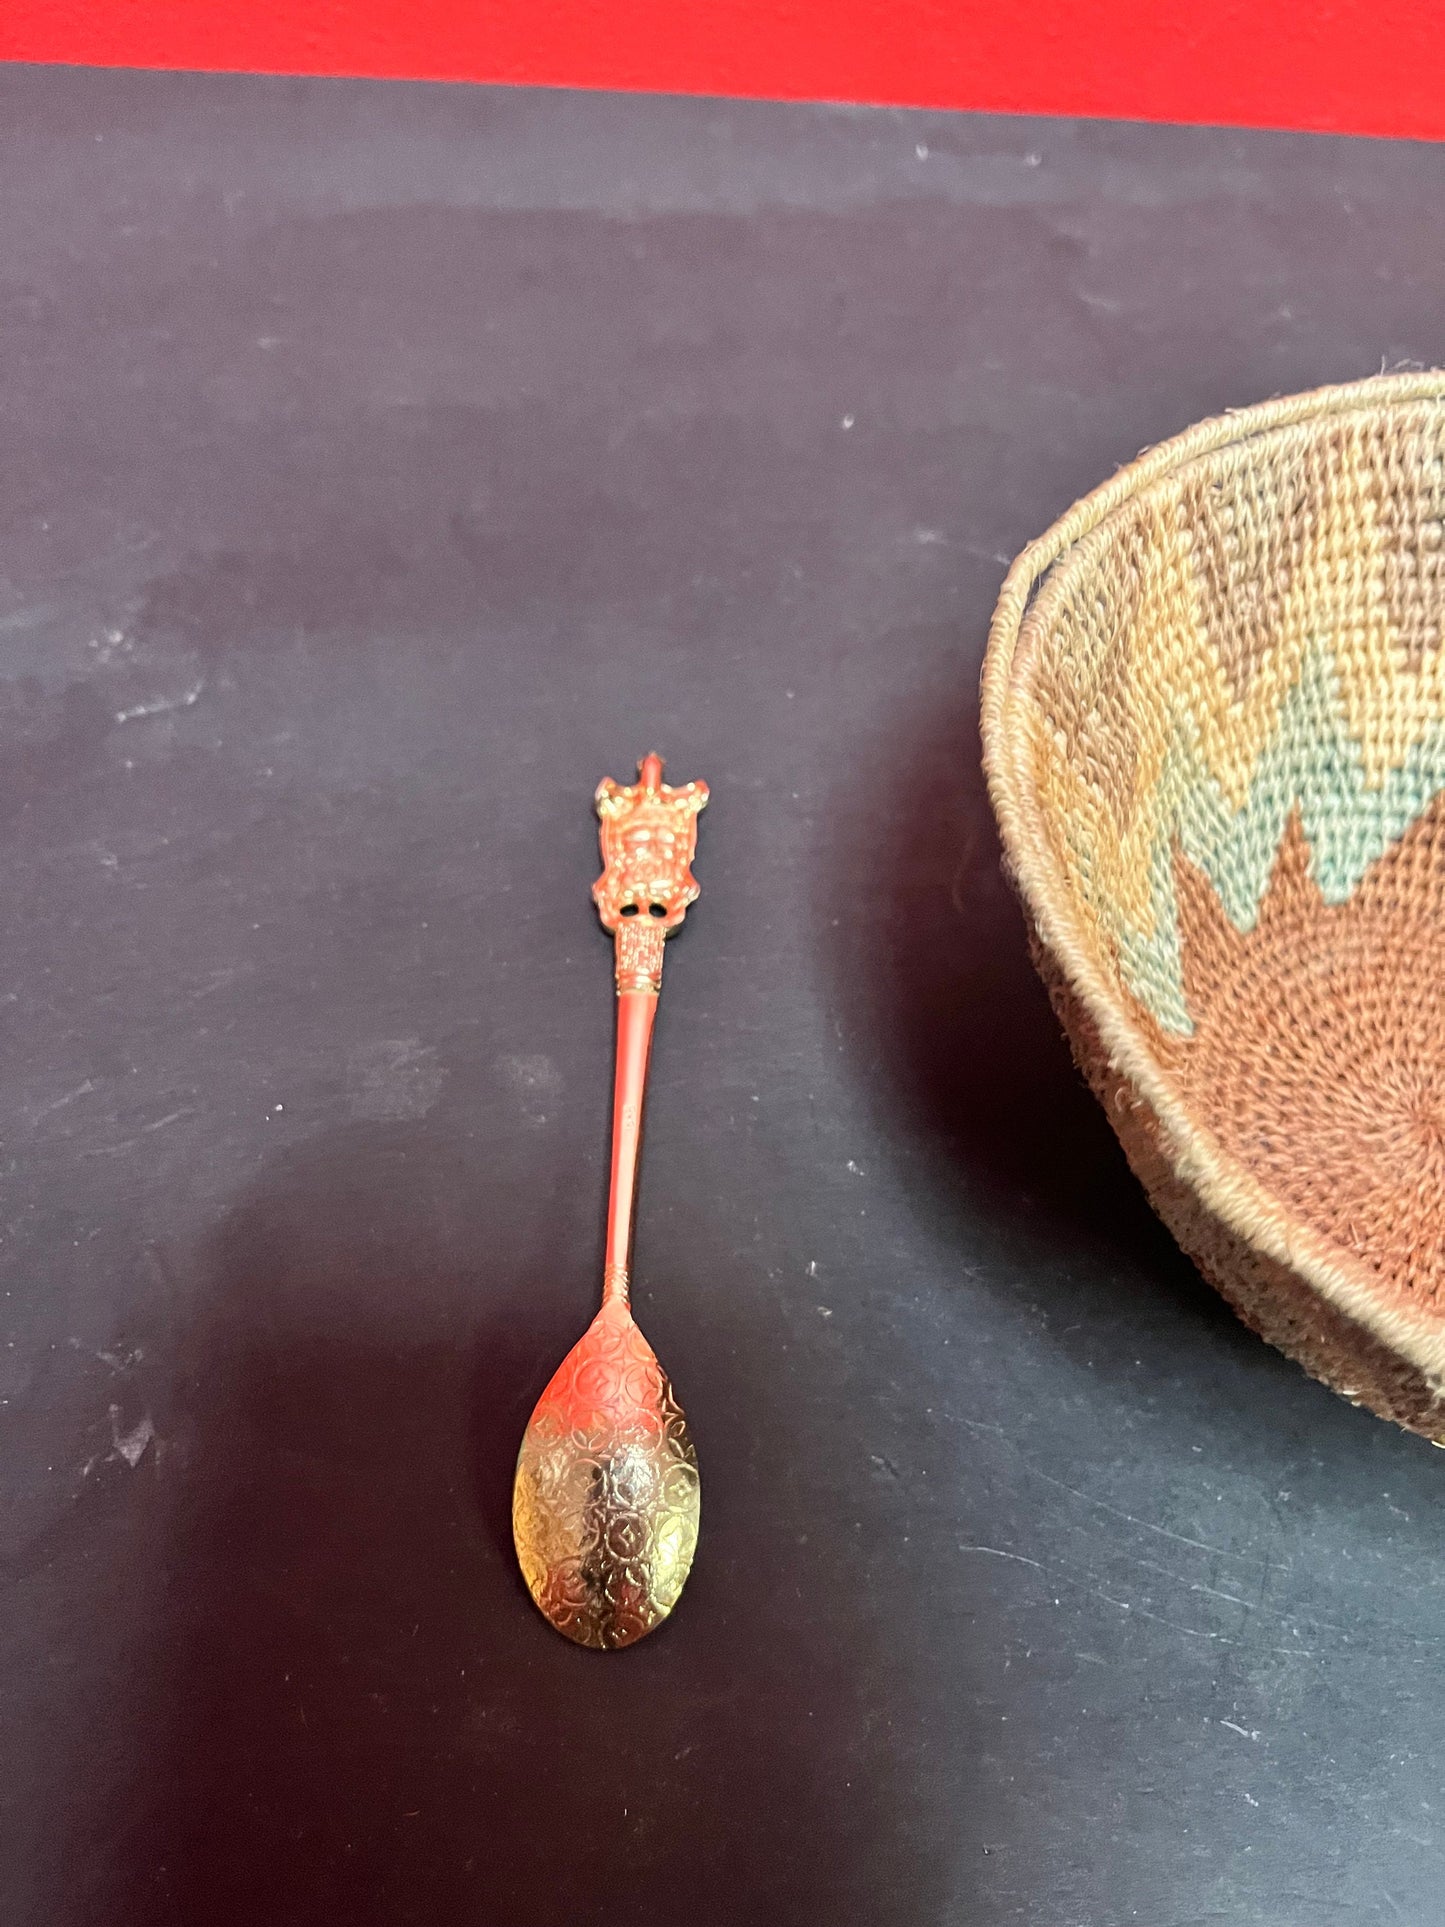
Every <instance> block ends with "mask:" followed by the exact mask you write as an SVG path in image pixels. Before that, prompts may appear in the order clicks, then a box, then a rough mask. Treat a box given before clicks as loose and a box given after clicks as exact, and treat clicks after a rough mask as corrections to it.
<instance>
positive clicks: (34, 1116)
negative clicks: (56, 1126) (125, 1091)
mask: <svg viewBox="0 0 1445 1927" xmlns="http://www.w3.org/2000/svg"><path fill="white" fill-rule="evenodd" d="M94 1089H95V1084H94V1082H93V1081H92V1080H91V1079H90V1078H88V1077H87V1078H86V1080H85V1082H84V1083H83V1084H77V1085H76V1087H75V1089H74V1090H73V1091H67V1092H66V1093H65V1095H64V1097H57V1098H53V1099H52V1100H51V1102H50V1103H49V1104H42V1105H41V1107H40V1109H39V1110H38V1111H32V1112H31V1114H30V1122H31V1123H32V1124H38V1123H39V1122H40V1120H41V1118H42V1117H49V1116H50V1114H51V1112H52V1111H63V1110H64V1109H65V1107H66V1105H67V1104H73V1103H74V1102H75V1100H76V1098H78V1097H88V1096H89V1095H90V1093H91V1092H92V1091H93V1090H94Z"/></svg>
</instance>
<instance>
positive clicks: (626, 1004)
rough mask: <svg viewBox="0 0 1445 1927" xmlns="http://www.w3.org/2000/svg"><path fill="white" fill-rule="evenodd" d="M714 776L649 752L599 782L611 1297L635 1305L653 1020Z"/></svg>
mask: <svg viewBox="0 0 1445 1927" xmlns="http://www.w3.org/2000/svg"><path fill="white" fill-rule="evenodd" d="M706 803H707V784H706V783H688V784H687V785H686V786H685V787H683V788H680V789H673V788H671V787H670V786H669V785H668V784H666V783H664V782H663V780H662V758H661V757H660V756H644V757H643V759H642V761H641V762H640V763H639V764H638V766H637V781H636V782H635V783H629V784H622V783H614V782H613V781H612V780H611V778H610V777H608V778H606V779H604V781H603V782H602V783H601V784H599V786H598V789H597V814H598V816H599V817H600V819H601V825H602V828H601V844H602V874H601V876H600V877H599V878H598V879H597V881H596V883H595V884H594V885H593V886H592V895H593V897H594V899H595V901H596V904H597V910H598V914H599V915H600V917H601V919H602V924H603V927H604V929H607V930H610V931H611V932H612V933H613V943H614V948H615V954H616V971H617V1068H616V1073H615V1078H614V1083H613V1100H612V1183H611V1189H610V1192H609V1195H608V1201H607V1254H606V1261H605V1264H604V1268H603V1273H602V1302H603V1304H604V1305H606V1304H611V1303H614V1302H620V1303H621V1304H622V1305H623V1306H624V1307H625V1306H626V1304H627V1297H628V1286H629V1274H630V1270H631V1264H632V1224H633V1217H634V1204H635V1201H636V1197H637V1166H638V1159H639V1156H640V1153H641V1147H642V1103H643V1098H644V1096H645V1095H646V1091H647V1067H648V1061H649V1059H650V1057H651V1054H652V1026H653V1022H654V1020H655V1018H656V1016H657V1000H658V998H659V996H660V995H661V994H662V957H663V945H664V943H665V942H666V940H667V938H668V937H669V936H671V934H672V932H673V931H674V930H676V929H677V927H678V925H679V924H680V923H681V922H682V920H683V917H684V916H685V915H686V914H687V907H688V905H689V904H690V903H695V902H696V901H697V896H698V884H697V878H696V877H695V876H694V875H693V873H692V859H693V856H694V853H695V852H696V849H697V818H698V812H699V811H700V810H701V809H703V808H704V807H705V805H706Z"/></svg>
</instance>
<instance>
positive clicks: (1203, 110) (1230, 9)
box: [0, 0, 1445, 137]
mask: <svg viewBox="0 0 1445 1927" xmlns="http://www.w3.org/2000/svg"><path fill="white" fill-rule="evenodd" d="M0 59H9V60H34V61H70V62H82V63H93V64H96V65H102V66H137V67H188V68H206V69H242V70H250V71H260V72H271V73H311V74H366V75H385V76H410V77H421V78H430V79H445V80H483V81H513V82H530V83H544V84H550V85H560V86H572V87H615V88H627V89H644V90H649V91H657V92H677V93H715V94H736V95H763V96H770V97H773V98H783V99H800V98H802V99H824V100H850V101H874V102H893V103H906V104H910V105H920V106H935V107H963V108H983V109H993V110H1004V111H1019V112H1025V113H1047V114H1088V115H1102V116H1112V117H1123V118H1138V119H1148V120H1173V121H1217V122H1227V123H1235V124H1241V125H1252V126H1266V127H1299V128H1314V129H1325V130H1333V131H1340V132H1355V133H1370V134H1404V135H1419V136H1426V137H1439V136H1441V135H1445V6H1442V5H1441V4H1440V0H1413V3H1412V4H1404V0H1391V3H1390V4H1386V5H1369V4H1366V0H1320V3H1319V4H1313V5H1311V4H1309V3H1308V0H1195V4H1193V5H1188V4H1182V3H1181V0H1172V3H1171V0H1069V3H1068V4H1058V3H1057V0H1026V3H1025V4H1017V5H1008V4H1005V0H992V4H983V3H982V0H951V4H950V0H289V3H288V0H9V4H8V5H7V6H5V7H4V8H3V9H0Z"/></svg>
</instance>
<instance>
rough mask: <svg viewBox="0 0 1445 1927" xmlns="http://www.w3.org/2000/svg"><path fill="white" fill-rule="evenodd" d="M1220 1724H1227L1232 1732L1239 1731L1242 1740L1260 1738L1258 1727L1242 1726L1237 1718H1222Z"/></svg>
mask: <svg viewBox="0 0 1445 1927" xmlns="http://www.w3.org/2000/svg"><path fill="white" fill-rule="evenodd" d="M1219 1724H1220V1725H1221V1726H1227V1727H1228V1728H1229V1730H1230V1732H1231V1733H1237V1734H1238V1735H1239V1737H1240V1738H1241V1739H1242V1740H1257V1739H1258V1738H1259V1729H1258V1727H1248V1726H1240V1725H1239V1723H1238V1722H1237V1721H1236V1720H1221V1721H1220V1722H1219Z"/></svg>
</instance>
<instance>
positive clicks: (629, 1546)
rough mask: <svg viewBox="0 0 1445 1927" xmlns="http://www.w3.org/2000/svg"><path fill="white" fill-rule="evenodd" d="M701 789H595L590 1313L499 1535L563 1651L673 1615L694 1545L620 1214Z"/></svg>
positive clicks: (687, 1471)
mask: <svg viewBox="0 0 1445 1927" xmlns="http://www.w3.org/2000/svg"><path fill="white" fill-rule="evenodd" d="M706 802H707V785H706V783H689V784H688V785H687V786H686V787H685V788H683V789H672V788H670V787H669V786H668V785H667V784H666V783H664V782H663V780H662V759H661V758H660V757H658V756H647V757H644V759H643V761H642V762H641V763H640V764H639V765H638V773H637V781H636V782H635V783H632V784H628V785H623V784H621V783H614V782H612V781H611V779H610V778H608V779H606V780H604V781H603V782H602V783H601V784H600V785H599V787H598V790H597V814H598V816H599V817H600V818H601V819H602V836H601V841H602V866H603V867H602V875H601V876H600V877H599V878H598V879H597V882H596V883H595V884H594V885H593V886H592V895H593V897H594V898H595V899H596V903H597V908H598V911H599V913H600V915H601V918H602V923H603V927H604V928H605V929H607V930H610V931H611V932H612V933H613V939H614V944H615V949H616V964H617V1071H616V1081H615V1085H614V1095H613V1106H612V1186H611V1192H610V1195H609V1198H608V1207H607V1254H606V1261H605V1264H604V1267H603V1273H602V1308H601V1310H600V1311H599V1312H598V1314H597V1316H596V1317H595V1318H594V1319H593V1321H592V1323H591V1324H590V1325H589V1326H588V1328H587V1330H586V1331H585V1332H584V1333H583V1335H582V1337H581V1338H579V1339H578V1341H577V1343H576V1344H575V1345H574V1346H573V1347H572V1349H571V1351H570V1352H568V1354H567V1356H566V1357H565V1358H564V1359H563V1361H562V1363H561V1365H560V1366H559V1367H558V1368H557V1371H556V1372H555V1374H554V1375H553V1378H552V1381H551V1383H550V1384H549V1385H548V1387H547V1389H546V1391H545V1392H543V1394H542V1396H541V1398H539V1399H538V1401H537V1406H536V1409H535V1411H534V1412H533V1413H532V1416H531V1418H530V1420H529V1421H528V1423H527V1429H526V1431H525V1432H524V1433H523V1435H522V1449H521V1451H520V1452H519V1453H518V1454H517V1476H516V1481H515V1483H514V1485H513V1487H512V1537H513V1539H514V1540H515V1542H516V1547H517V1558H518V1561H519V1563H520V1564H521V1568H522V1576H523V1578H524V1579H525V1580H526V1582H527V1587H528V1590H529V1591H530V1592H531V1595H532V1597H533V1599H535V1600H536V1602H537V1605H538V1607H539V1608H540V1609H541V1611H542V1613H543V1615H544V1617H545V1618H547V1619H549V1620H550V1621H551V1622H552V1624H553V1625H554V1626H555V1627H556V1628H557V1630H558V1632H559V1633H565V1634H566V1635H567V1637H568V1639H575V1640H576V1641H577V1643H578V1645H579V1646H597V1647H602V1648H604V1649H610V1648H612V1647H616V1646H630V1645H632V1643H633V1641H634V1640H638V1639H641V1638H642V1636H643V1634H644V1633H650V1632H651V1631H652V1629H653V1627H654V1626H657V1625H660V1624H661V1622H662V1621H663V1620H664V1619H666V1617H667V1615H668V1614H669V1613H670V1612H671V1611H672V1609H673V1607H674V1606H675V1605H676V1604H677V1600H678V1595H679V1594H680V1593H681V1591H682V1588H683V1584H684V1582H685V1581H686V1579H687V1575H688V1571H689V1569H690V1568H691V1566H692V1555H693V1548H694V1547H695V1545H696V1544H697V1527H698V1506H699V1488H698V1477H697V1454H696V1453H695V1452H694V1450H693V1445H692V1439H691V1438H690V1437H689V1435H688V1430H687V1421H686V1419H685V1418H684V1417H683V1414H682V1407H681V1406H680V1405H679V1404H678V1402H677V1400H676V1398H675V1397H674V1396H673V1391H672V1386H671V1385H670V1384H669V1382H668V1378H667V1374H666V1372H664V1371H663V1369H662V1367H661V1366H660V1365H659V1364H658V1362H657V1358H656V1356H655V1354H654V1352H653V1350H652V1347H651V1346H650V1345H649V1344H648V1342H647V1340H646V1339H645V1338H644V1337H643V1335H642V1333H641V1332H640V1331H639V1330H638V1329H637V1326H636V1324H635V1323H634V1322H633V1318H632V1313H631V1310H630V1309H629V1307H628V1280H629V1274H630V1267H631V1262H632V1220H633V1204H634V1200H635V1198H636V1194H637V1160H638V1152H639V1149H640V1146H641V1142H642V1100H643V1096H644V1093H645V1091H646V1088H647V1064H648V1057H649V1055H650V1053H651V1049H652V1024H653V1019H654V1018H655V1016H656V1015H657V1000H658V997H659V995H660V994H661V991H662V955H663V944H664V942H665V940H666V939H667V937H668V936H669V934H670V933H671V932H672V931H674V930H675V929H676V928H677V927H678V925H679V924H680V923H681V922H682V920H683V917H684V916H685V915H686V913H687V907H688V905H689V904H690V903H693V902H695V901H696V899H697V895H698V887H697V879H696V878H695V877H694V876H693V874H692V859H693V855H694V852H695V851H696V849H697V817H698V811H699V810H701V809H702V808H703V806H704V805H705V804H706Z"/></svg>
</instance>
